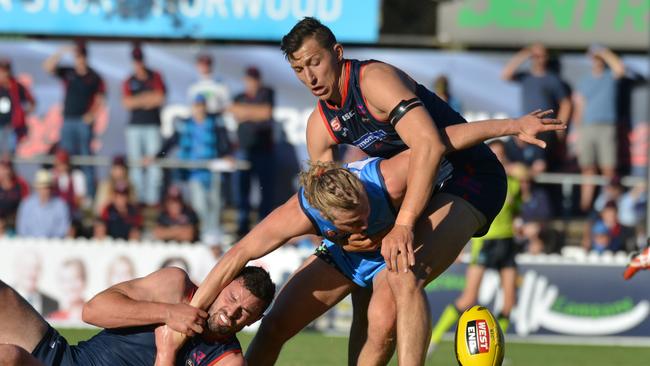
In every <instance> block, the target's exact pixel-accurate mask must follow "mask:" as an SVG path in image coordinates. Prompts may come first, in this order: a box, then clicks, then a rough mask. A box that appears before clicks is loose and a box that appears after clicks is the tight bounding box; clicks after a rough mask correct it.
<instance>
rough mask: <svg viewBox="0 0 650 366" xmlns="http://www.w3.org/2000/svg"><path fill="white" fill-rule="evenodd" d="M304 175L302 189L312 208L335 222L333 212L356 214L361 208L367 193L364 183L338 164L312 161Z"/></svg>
mask: <svg viewBox="0 0 650 366" xmlns="http://www.w3.org/2000/svg"><path fill="white" fill-rule="evenodd" d="M307 164H308V168H307V170H305V171H302V172H300V175H299V179H300V186H302V187H303V189H304V193H305V198H306V199H307V201H308V202H309V204H310V205H311V206H312V207H314V208H315V209H317V210H318V211H320V212H321V214H322V215H323V217H325V218H326V219H328V220H330V221H333V219H334V218H333V216H332V212H331V209H333V208H335V209H341V210H352V209H355V208H357V207H358V206H359V204H360V202H361V195H362V194H364V193H365V189H364V187H363V184H362V183H361V180H360V179H359V178H358V177H357V176H356V175H354V174H353V173H352V172H350V171H349V170H347V169H346V168H344V167H342V166H340V165H338V164H337V163H334V162H322V161H308V162H307Z"/></svg>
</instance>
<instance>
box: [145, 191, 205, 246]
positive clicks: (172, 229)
mask: <svg viewBox="0 0 650 366" xmlns="http://www.w3.org/2000/svg"><path fill="white" fill-rule="evenodd" d="M198 235H199V218H198V217H197V216H196V214H195V213H194V211H193V210H192V208H191V207H188V206H187V205H186V204H185V203H184V202H183V195H182V194H181V190H180V188H178V187H177V186H171V187H170V188H169V190H168V191H167V194H166V195H165V199H164V201H163V210H162V212H161V213H160V216H158V221H157V223H156V227H155V228H154V230H153V236H154V238H156V239H158V240H170V241H179V242H183V241H189V242H195V241H197V240H198Z"/></svg>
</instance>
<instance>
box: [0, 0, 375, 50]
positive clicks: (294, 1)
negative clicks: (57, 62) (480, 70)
mask: <svg viewBox="0 0 650 366" xmlns="http://www.w3.org/2000/svg"><path fill="white" fill-rule="evenodd" d="M379 5H380V4H379V1H378V0H228V1H225V0H173V1H168V0H130V1H119V0H74V1H72V0H0V33H9V34H28V35H29V34H36V35H49V36H52V35H58V36H103V37H150V38H179V39H221V40H226V39H232V40H258V41H260V40H264V41H278V40H280V39H281V38H282V36H283V35H284V34H286V33H287V32H288V31H289V29H291V27H292V26H293V25H294V24H295V23H296V22H297V21H298V20H300V19H302V18H303V17H305V16H314V17H316V18H318V19H320V20H321V21H322V22H324V23H325V24H327V25H328V26H330V27H331V28H332V30H333V31H334V32H335V33H336V34H337V36H338V37H339V38H340V39H341V40H342V41H347V42H361V43H370V42H374V41H376V40H377V38H378V29H379ZM360 14H363V16H359V15H360Z"/></svg>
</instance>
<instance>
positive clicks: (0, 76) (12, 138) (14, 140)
mask: <svg viewBox="0 0 650 366" xmlns="http://www.w3.org/2000/svg"><path fill="white" fill-rule="evenodd" d="M35 106H36V102H35V101H34V98H33V97H32V94H31V93H30V91H29V89H27V87H26V86H25V85H23V84H22V83H20V82H18V81H17V80H16V79H15V78H14V76H13V74H12V72H11V61H10V60H8V59H0V154H5V153H11V154H13V153H14V152H15V150H16V146H17V145H18V142H19V141H20V140H21V139H22V138H23V137H25V136H26V135H27V121H26V118H27V116H28V115H29V114H30V113H32V112H33V111H34V107H35Z"/></svg>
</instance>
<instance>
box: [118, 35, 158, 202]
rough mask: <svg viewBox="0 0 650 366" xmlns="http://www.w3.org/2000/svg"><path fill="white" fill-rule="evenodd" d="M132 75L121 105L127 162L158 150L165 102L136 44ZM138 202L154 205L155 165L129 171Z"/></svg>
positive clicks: (156, 79) (156, 183)
mask: <svg viewBox="0 0 650 366" xmlns="http://www.w3.org/2000/svg"><path fill="white" fill-rule="evenodd" d="M131 58H132V60H133V74H132V75H131V76H129V77H128V78H127V79H126V80H125V81H124V86H123V90H122V93H123V96H122V104H123V105H124V107H125V108H126V109H127V110H129V111H130V112H131V117H130V119H129V124H128V126H127V127H126V150H127V155H128V158H129V161H130V162H131V163H139V162H140V160H141V159H142V158H143V157H145V156H151V155H153V154H155V153H156V152H158V150H160V146H161V143H162V137H161V135H160V108H161V107H162V106H163V104H164V103H165V95H166V88H165V84H164V83H163V80H162V77H161V76H160V73H159V72H157V71H155V70H152V69H149V68H148V67H147V66H146V65H145V62H144V61H145V60H144V53H143V52H142V49H141V48H140V47H139V46H138V45H136V46H134V48H133V50H132V52H131ZM129 173H130V175H131V181H132V182H133V184H134V186H135V189H136V192H137V193H138V195H139V197H138V199H139V201H140V202H142V203H145V204H147V205H150V206H153V205H156V204H158V201H159V194H160V189H161V184H162V170H161V169H160V168H159V167H157V166H156V165H151V166H147V167H146V168H141V167H132V168H131V170H130V171H129Z"/></svg>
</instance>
